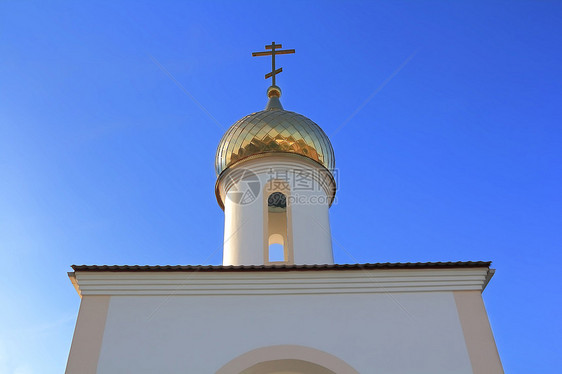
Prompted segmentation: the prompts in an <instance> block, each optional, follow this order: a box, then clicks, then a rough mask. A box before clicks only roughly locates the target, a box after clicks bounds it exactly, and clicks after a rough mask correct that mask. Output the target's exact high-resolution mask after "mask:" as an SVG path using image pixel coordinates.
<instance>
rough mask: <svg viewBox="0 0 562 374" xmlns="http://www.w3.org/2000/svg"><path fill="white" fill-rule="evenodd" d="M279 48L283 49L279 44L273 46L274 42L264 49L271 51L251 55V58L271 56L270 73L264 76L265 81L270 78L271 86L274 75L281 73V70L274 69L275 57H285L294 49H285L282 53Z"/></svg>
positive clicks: (273, 83) (273, 82) (293, 51)
mask: <svg viewBox="0 0 562 374" xmlns="http://www.w3.org/2000/svg"><path fill="white" fill-rule="evenodd" d="M277 48H279V49H277ZM281 48H283V46H282V45H281V44H275V42H272V43H271V44H270V45H266V46H265V49H271V51H265V52H253V53H252V56H253V57H257V56H271V73H267V74H266V75H265V79H267V78H272V79H271V83H272V85H273V86H275V74H279V73H281V72H282V71H283V68H279V69H275V55H287V54H289V53H295V50H294V49H285V50H284V51H283V50H281Z"/></svg>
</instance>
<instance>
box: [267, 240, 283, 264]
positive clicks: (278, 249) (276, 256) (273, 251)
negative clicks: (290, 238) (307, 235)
mask: <svg viewBox="0 0 562 374" xmlns="http://www.w3.org/2000/svg"><path fill="white" fill-rule="evenodd" d="M284 261H285V248H283V244H277V243H274V244H270V245H269V262H284Z"/></svg>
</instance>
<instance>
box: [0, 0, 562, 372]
mask: <svg viewBox="0 0 562 374" xmlns="http://www.w3.org/2000/svg"><path fill="white" fill-rule="evenodd" d="M561 17H562V4H561V3H560V2H549V1H540V2H523V1H501V2H500V1H482V2H463V1H457V2H440V1H400V2H398V1H393V2H385V1H380V2H313V1H299V2H290V1H287V2H282V3H274V2H268V3H264V2H257V1H256V2H250V1H239V2H162V1H153V2H150V1H143V2H132V1H130V2H125V1H119V2H115V1H106V2H97V3H96V4H91V3H86V2H56V1H51V2H48V3H47V2H38V1H37V2H31V1H7V2H2V3H0V294H1V297H2V300H3V303H2V304H3V307H2V308H0V320H2V321H3V323H1V324H0V372H2V373H18V374H28V373H60V372H62V371H63V370H64V367H65V363H66V358H67V355H68V350H69V347H70V343H71V339H72V333H73V329H74V323H75V318H76V315H77V312H78V307H79V298H78V296H77V295H76V292H75V291H74V289H73V287H72V285H71V284H70V281H69V280H68V278H67V275H66V273H67V272H68V271H70V265H71V264H218V263H220V261H221V245H222V234H223V227H222V225H223V213H222V211H221V210H220V208H219V207H218V205H217V203H216V201H215V197H214V193H213V189H214V183H215V174H214V167H213V163H214V152H215V149H216V146H217V144H218V141H219V140H220V138H221V136H222V134H223V133H224V131H225V130H226V129H227V128H228V126H230V125H231V124H232V123H234V122H235V121H236V120H237V119H239V118H241V117H242V116H244V115H246V114H248V113H251V112H254V111H258V110H261V109H262V108H263V107H264V106H265V104H266V98H265V90H266V88H267V86H268V82H266V81H265V80H264V79H263V75H264V74H265V73H267V72H268V71H269V70H268V69H269V68H270V65H269V60H268V59H266V58H263V57H261V58H252V57H250V53H251V52H252V51H259V50H263V48H264V45H265V44H269V43H270V42H271V41H273V40H274V41H276V42H278V43H283V45H284V47H286V48H295V49H296V54H295V55H289V56H281V57H280V58H279V60H278V61H279V65H280V66H282V67H283V70H284V71H283V73H282V74H281V75H280V76H279V78H278V85H279V86H281V88H282V89H283V97H282V102H283V105H284V106H285V108H286V109H287V110H292V111H296V112H299V113H302V114H304V115H306V116H307V117H309V118H311V119H312V120H314V121H315V122H316V123H318V124H319V125H320V126H321V127H322V128H323V129H324V130H325V131H326V133H327V134H328V135H329V136H330V138H331V141H332V144H333V146H334V149H335V153H336V164H337V167H338V169H339V191H338V195H337V197H338V201H337V204H336V205H334V206H333V207H332V209H331V221H332V233H333V238H334V251H335V257H336V261H337V262H340V263H353V262H387V261H405V262H408V261H411V262H415V261H459V260H462V261H465V260H492V261H493V267H494V268H496V269H497V272H496V275H495V277H494V278H493V280H492V281H491V283H490V284H489V286H488V288H487V289H486V291H485V292H484V300H485V303H486V307H487V309H488V312H489V317H490V321H491V324H492V328H493V330H494V333H495V338H496V342H497V345H498V349H499V352H500V356H501V358H502V361H503V365H504V368H505V369H506V371H507V372H510V373H529V372H536V373H539V372H540V373H555V372H559V371H560V370H561V369H562V352H561V348H560V344H559V337H560V334H561V332H562V331H561V330H562V329H561V324H560V319H559V316H560V315H561V314H562V311H561V301H560V297H559V294H560V292H559V289H560V276H559V274H560V265H559V264H560V262H561V261H562V255H561V251H562V230H561V228H562V215H561V212H562V198H561V191H562V167H561V165H562V147H561V144H562V130H561V119H562V105H561V100H562V89H561V82H562V58H561V57H562V53H561V52H560V51H561V48H560V46H561V45H562V23H561V22H560V19H561ZM166 71H167V72H168V73H166ZM171 77H173V79H172V78H171ZM174 79H175V80H176V81H174ZM176 82H177V83H178V84H179V85H181V86H182V87H183V89H182V88H180V86H179V85H178V84H176Z"/></svg>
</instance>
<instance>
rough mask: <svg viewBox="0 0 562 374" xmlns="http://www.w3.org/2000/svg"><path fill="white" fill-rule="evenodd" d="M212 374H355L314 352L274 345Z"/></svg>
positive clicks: (330, 357)
mask: <svg viewBox="0 0 562 374" xmlns="http://www.w3.org/2000/svg"><path fill="white" fill-rule="evenodd" d="M216 374H359V372H357V371H356V370H355V369H353V368H352V367H351V366H349V365H348V364H347V363H346V362H345V361H343V360H341V359H339V358H337V357H336V356H334V355H332V354H329V353H327V352H323V351H320V350H318V349H314V348H310V347H304V346H299V345H276V346H270V347H263V348H258V349H254V350H252V351H250V352H247V353H244V354H243V355H241V356H238V357H236V358H234V359H233V360H231V361H230V362H229V363H227V364H226V365H224V366H223V367H222V368H220V369H219V371H217V373H216Z"/></svg>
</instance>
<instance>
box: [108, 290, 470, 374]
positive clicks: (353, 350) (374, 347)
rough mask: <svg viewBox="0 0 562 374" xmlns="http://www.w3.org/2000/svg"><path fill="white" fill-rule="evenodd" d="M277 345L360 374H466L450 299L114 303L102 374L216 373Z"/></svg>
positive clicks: (445, 295)
mask: <svg viewBox="0 0 562 374" xmlns="http://www.w3.org/2000/svg"><path fill="white" fill-rule="evenodd" d="M279 344H292V345H303V346H307V347H312V348H315V349H319V350H321V351H325V352H327V353H330V354H333V355H334V356H336V357H338V358H340V359H342V360H344V361H345V362H347V363H348V364H349V365H351V366H352V367H353V368H355V369H356V370H357V371H358V372H359V373H366V374H369V373H385V374H394V373H395V374H398V373H420V374H421V373H428V374H429V373H431V374H436V373H448V374H450V373H467V374H468V373H472V370H471V365H470V360H469V357H468V354H467V350H466V346H465V343H464V338H463V333H462V329H461V326H460V323H459V319H458V315H457V312H456V307H455V301H454V298H453V293H452V292H428V293H403V294H395V295H386V294H376V295H373V294H370V295H369V294H367V295H362V294H348V295H275V296H264V295H262V296H187V297H186V296H170V297H162V296H152V297H150V296H121V297H119V296H113V297H112V298H111V301H110V306H109V311H108V315H107V321H106V325H105V333H104V338H103V344H102V348H101V352H100V358H99V363H98V373H125V372H126V373H133V372H134V373H157V372H159V373H198V374H204V373H215V372H216V371H217V370H219V369H220V368H221V367H222V366H223V365H224V364H226V363H227V362H229V361H230V360H232V359H234V358H236V357H237V356H239V355H242V354H244V353H246V352H248V351H250V350H253V349H256V348H259V347H264V346H270V345H279Z"/></svg>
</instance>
